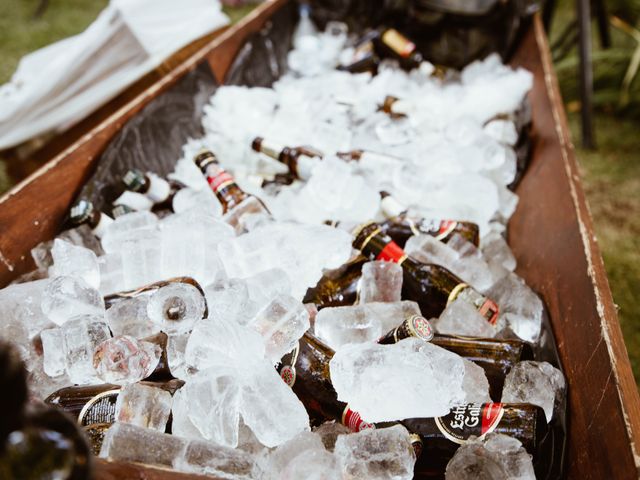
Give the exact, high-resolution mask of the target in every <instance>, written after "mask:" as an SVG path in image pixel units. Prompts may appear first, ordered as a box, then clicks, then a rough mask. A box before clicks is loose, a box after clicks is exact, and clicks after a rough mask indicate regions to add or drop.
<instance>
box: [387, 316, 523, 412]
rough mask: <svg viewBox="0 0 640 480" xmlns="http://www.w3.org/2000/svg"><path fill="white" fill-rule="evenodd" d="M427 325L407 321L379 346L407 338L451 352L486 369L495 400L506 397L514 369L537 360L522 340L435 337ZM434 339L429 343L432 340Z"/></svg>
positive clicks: (419, 321)
mask: <svg viewBox="0 0 640 480" xmlns="http://www.w3.org/2000/svg"><path fill="white" fill-rule="evenodd" d="M425 323H426V321H422V320H420V318H417V319H407V320H405V321H404V322H403V323H402V324H401V325H399V326H398V327H396V328H394V329H393V330H391V331H390V332H389V333H387V334H386V335H384V336H383V337H382V338H381V339H380V340H378V343H382V344H391V343H396V342H399V341H400V340H402V339H404V338H409V337H416V338H422V339H423V340H425V341H430V342H431V343H433V344H434V345H438V346H439V347H442V348H444V349H445V350H449V351H450V352H453V353H455V354H457V355H460V356H461V357H462V358H465V359H467V360H470V361H472V362H473V363H475V364H476V365H478V366H480V367H482V369H483V370H484V373H485V375H486V376H487V380H488V381H489V395H491V398H492V399H494V400H499V399H500V398H501V397H502V387H503V386H504V380H505V377H506V376H507V374H508V373H509V371H510V370H511V368H512V367H513V366H514V365H515V364H516V363H518V362H520V361H522V360H532V359H533V349H532V348H531V346H530V345H529V344H527V343H526V342H522V341H519V340H496V339H493V338H469V337H456V336H451V335H440V334H435V335H433V332H432V331H431V330H430V325H429V324H428V323H426V324H425ZM430 335H431V338H430V339H429V336H430Z"/></svg>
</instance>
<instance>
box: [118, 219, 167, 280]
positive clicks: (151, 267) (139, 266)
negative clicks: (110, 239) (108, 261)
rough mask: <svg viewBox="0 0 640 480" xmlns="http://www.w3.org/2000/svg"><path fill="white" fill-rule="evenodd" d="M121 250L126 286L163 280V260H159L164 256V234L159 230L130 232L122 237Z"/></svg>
mask: <svg viewBox="0 0 640 480" xmlns="http://www.w3.org/2000/svg"><path fill="white" fill-rule="evenodd" d="M129 215H132V214H129ZM127 216H128V215H125V217H127ZM120 218H122V217H120ZM119 252H120V255H121V256H122V275H123V278H124V284H125V288H127V289H133V288H137V287H140V286H142V285H147V284H149V283H153V282H157V281H159V280H162V278H163V272H162V262H160V261H158V259H160V258H162V257H161V255H162V236H161V234H160V232H158V231H157V230H155V229H138V230H135V231H131V232H129V234H128V235H127V236H126V237H125V238H124V239H122V241H121V243H120V246H119Z"/></svg>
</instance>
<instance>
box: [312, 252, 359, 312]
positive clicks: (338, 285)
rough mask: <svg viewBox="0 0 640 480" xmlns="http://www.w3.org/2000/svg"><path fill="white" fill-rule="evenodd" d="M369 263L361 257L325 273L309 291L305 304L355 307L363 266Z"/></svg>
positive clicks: (322, 306)
mask: <svg viewBox="0 0 640 480" xmlns="http://www.w3.org/2000/svg"><path fill="white" fill-rule="evenodd" d="M368 261H369V260H368V259H367V258H365V257H363V256H362V255H359V256H357V257H356V258H354V259H352V260H350V261H349V262H347V263H346V264H344V265H342V266H341V267H339V268H336V269H333V270H328V271H325V272H324V274H323V276H322V278H321V279H320V280H319V281H318V283H317V284H316V286H315V287H312V288H309V289H308V290H307V293H306V294H305V297H304V303H315V304H316V306H318V307H319V308H324V307H341V306H344V305H353V304H354V303H355V302H356V299H357V298H358V281H359V280H360V277H361V276H362V265H364V264H365V263H366V262H368Z"/></svg>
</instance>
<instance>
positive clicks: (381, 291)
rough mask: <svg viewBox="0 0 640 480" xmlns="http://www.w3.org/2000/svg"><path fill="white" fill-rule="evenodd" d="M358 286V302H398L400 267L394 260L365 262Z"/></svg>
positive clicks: (400, 279) (400, 278)
mask: <svg viewBox="0 0 640 480" xmlns="http://www.w3.org/2000/svg"><path fill="white" fill-rule="evenodd" d="M358 287H359V289H360V296H359V302H360V303H371V302H399V301H400V299H401V298H400V294H401V292H402V267H401V266H400V265H398V264H397V263H394V262H367V263H365V264H364V265H363V266H362V277H360V283H359V284H358Z"/></svg>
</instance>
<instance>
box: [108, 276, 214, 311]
mask: <svg viewBox="0 0 640 480" xmlns="http://www.w3.org/2000/svg"><path fill="white" fill-rule="evenodd" d="M172 283H186V284H189V285H192V286H194V287H196V288H197V289H198V291H199V292H200V293H201V294H202V296H203V297H204V298H205V316H206V315H207V311H208V309H207V305H206V297H205V294H204V289H203V288H202V286H201V285H200V284H199V283H198V282H197V281H196V280H195V279H194V278H191V277H173V278H169V279H167V280H160V281H159V282H154V283H150V284H148V285H144V286H142V287H138V288H136V289H134V290H125V291H123V292H116V293H111V294H109V295H106V296H105V297H104V304H105V307H106V308H107V309H109V308H111V307H112V306H113V305H114V304H115V303H117V302H118V301H120V300H124V299H126V298H134V297H138V296H140V295H148V294H151V293H153V292H155V291H156V290H158V289H159V288H161V287H165V286H167V285H170V284H172Z"/></svg>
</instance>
